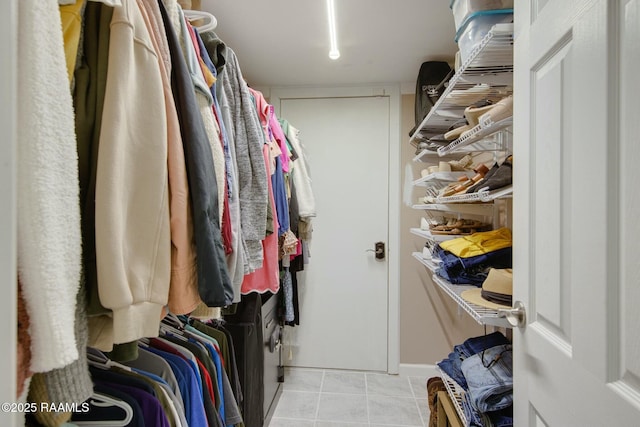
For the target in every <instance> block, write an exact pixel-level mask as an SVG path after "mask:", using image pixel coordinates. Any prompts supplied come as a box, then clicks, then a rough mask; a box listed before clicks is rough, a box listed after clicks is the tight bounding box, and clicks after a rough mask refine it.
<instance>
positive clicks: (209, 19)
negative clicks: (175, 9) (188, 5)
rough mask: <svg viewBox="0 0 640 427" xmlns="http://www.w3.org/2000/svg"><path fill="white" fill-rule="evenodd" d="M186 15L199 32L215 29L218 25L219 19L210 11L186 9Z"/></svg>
mask: <svg viewBox="0 0 640 427" xmlns="http://www.w3.org/2000/svg"><path fill="white" fill-rule="evenodd" d="M184 16H185V17H186V18H187V19H188V20H189V22H190V23H191V25H193V27H194V28H195V29H196V30H197V31H198V32H199V33H204V32H207V31H213V30H215V29H216V27H217V26H218V20H217V19H216V17H215V16H213V15H212V14H210V13H209V12H204V11H201V10H189V9H185V10H184Z"/></svg>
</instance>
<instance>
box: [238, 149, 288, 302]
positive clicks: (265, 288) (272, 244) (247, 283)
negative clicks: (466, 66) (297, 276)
mask: <svg viewBox="0 0 640 427" xmlns="http://www.w3.org/2000/svg"><path fill="white" fill-rule="evenodd" d="M262 154H263V156H264V162H265V165H266V168H267V182H268V186H269V203H271V209H272V210H273V230H274V232H273V233H271V234H269V235H268V236H267V237H265V239H264V240H263V241H262V250H263V251H264V261H263V262H262V268H259V269H258V270H256V271H254V272H253V273H251V274H247V275H246V276H244V280H243V281H242V288H241V289H240V292H241V293H242V294H248V293H250V292H259V293H264V292H273V293H276V292H278V289H280V272H279V266H278V226H279V224H278V215H276V204H275V200H274V198H273V187H272V186H271V170H270V169H271V168H270V161H269V147H268V146H267V145H266V144H265V145H264V147H263V148H262Z"/></svg>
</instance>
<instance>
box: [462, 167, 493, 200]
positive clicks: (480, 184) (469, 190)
mask: <svg viewBox="0 0 640 427" xmlns="http://www.w3.org/2000/svg"><path fill="white" fill-rule="evenodd" d="M497 170H498V163H494V165H493V166H492V167H491V169H489V172H487V173H486V174H485V175H484V177H483V178H482V179H481V180H479V181H478V182H476V183H475V184H473V185H472V186H471V187H469V188H467V191H466V193H467V194H469V193H475V192H476V191H478V189H479V188H482V187H483V186H484V185H485V183H486V182H487V180H488V179H489V178H491V176H492V175H493V174H494V173H496V171H497Z"/></svg>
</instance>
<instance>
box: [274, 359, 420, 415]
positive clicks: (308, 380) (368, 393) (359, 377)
mask: <svg viewBox="0 0 640 427" xmlns="http://www.w3.org/2000/svg"><path fill="white" fill-rule="evenodd" d="M426 381H427V379H426V378H421V377H400V376H397V375H386V374H379V373H369V372H367V373H365V372H349V371H337V370H326V369H302V368H287V370H286V371H285V382H284V388H283V392H282V396H281V397H280V401H279V402H278V406H277V407H276V410H275V412H274V415H273V418H272V420H271V423H270V424H269V426H268V427H382V426H386V427H405V426H418V427H423V426H426V425H427V424H428V421H429V406H428V404H427V395H426Z"/></svg>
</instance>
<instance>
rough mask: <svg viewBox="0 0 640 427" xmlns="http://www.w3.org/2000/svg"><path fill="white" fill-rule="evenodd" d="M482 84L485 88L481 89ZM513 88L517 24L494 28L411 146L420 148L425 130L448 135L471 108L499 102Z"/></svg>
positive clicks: (440, 101) (426, 120) (478, 47)
mask: <svg viewBox="0 0 640 427" xmlns="http://www.w3.org/2000/svg"><path fill="white" fill-rule="evenodd" d="M478 83H480V84H482V85H483V86H481V87H478V86H477V84H478ZM512 85H513V24H498V25H496V26H494V27H492V28H491V30H490V31H489V32H488V33H487V35H486V36H485V37H484V38H483V39H482V41H481V42H480V43H479V44H478V46H477V47H476V48H475V49H474V50H473V51H472V52H471V54H470V55H469V58H468V59H467V61H466V62H465V63H464V64H462V66H461V67H460V69H459V70H458V71H457V72H456V74H455V75H454V76H453V77H452V78H451V80H450V81H449V85H448V86H447V88H446V89H445V91H444V93H443V94H442V96H440V98H439V99H438V101H437V102H436V104H435V105H434V106H433V107H432V108H431V110H430V111H429V113H428V114H427V116H426V117H425V118H424V119H423V120H422V122H421V123H420V125H419V126H418V127H417V128H416V131H415V132H414V133H413V135H411V138H410V139H409V142H411V143H413V144H414V145H417V142H415V140H416V139H417V137H419V136H420V135H421V134H422V131H423V130H425V131H426V133H431V134H441V133H445V132H446V131H447V130H448V129H449V128H450V127H451V126H452V125H454V124H455V123H456V122H459V121H460V120H461V119H462V118H463V116H464V109H465V108H466V107H467V106H469V105H470V104H473V103H475V102H478V101H481V100H489V101H492V102H496V101H499V100H500V99H502V98H503V97H505V96H507V95H509V94H511V93H512V92H513V87H512ZM469 89H471V91H469ZM454 90H455V91H456V92H453V91H454ZM461 91H468V92H467V93H465V92H461ZM469 101H471V102H469ZM425 151H428V150H425Z"/></svg>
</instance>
